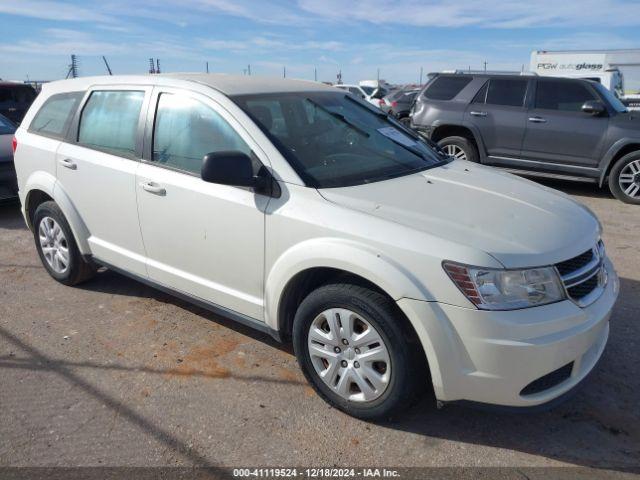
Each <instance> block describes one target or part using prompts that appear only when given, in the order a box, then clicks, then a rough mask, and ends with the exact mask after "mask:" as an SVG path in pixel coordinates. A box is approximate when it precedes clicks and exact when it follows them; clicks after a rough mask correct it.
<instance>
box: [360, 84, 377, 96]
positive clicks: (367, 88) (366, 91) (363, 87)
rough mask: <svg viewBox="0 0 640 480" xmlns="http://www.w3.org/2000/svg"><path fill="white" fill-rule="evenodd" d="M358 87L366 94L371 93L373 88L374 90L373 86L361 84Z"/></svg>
mask: <svg viewBox="0 0 640 480" xmlns="http://www.w3.org/2000/svg"><path fill="white" fill-rule="evenodd" d="M360 88H361V89H362V90H363V91H364V93H366V94H367V95H371V94H372V93H373V92H374V90H375V88H373V87H365V86H362V85H360Z"/></svg>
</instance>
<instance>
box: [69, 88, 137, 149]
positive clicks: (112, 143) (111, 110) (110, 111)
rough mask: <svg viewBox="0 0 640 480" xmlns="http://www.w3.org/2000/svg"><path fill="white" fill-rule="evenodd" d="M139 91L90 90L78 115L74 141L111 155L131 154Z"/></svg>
mask: <svg viewBox="0 0 640 480" xmlns="http://www.w3.org/2000/svg"><path fill="white" fill-rule="evenodd" d="M143 101H144V92H142V91H126V90H111V91H94V92H92V93H91V96H90V97H89V100H88V101H87V103H86V105H85V107H84V109H83V111H82V116H81V118H80V128H79V131H78V143H81V144H82V145H85V146H87V147H89V148H95V149H97V150H105V151H107V152H109V153H113V154H115V155H124V156H129V157H131V156H135V153H136V139H137V133H138V123H139V120H140V110H141V108H142V102H143Z"/></svg>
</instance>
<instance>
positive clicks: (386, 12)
mask: <svg viewBox="0 0 640 480" xmlns="http://www.w3.org/2000/svg"><path fill="white" fill-rule="evenodd" d="M298 5H299V7H300V8H301V9H302V10H304V11H306V12H307V13H309V14H313V15H317V16H319V17H321V18H324V19H330V20H332V21H338V22H367V23H373V24H395V25H412V26H419V27H465V26H478V27H483V28H526V27H554V26H555V27H557V26H575V27H581V26H598V27H602V26H603V25H606V26H607V27H612V26H635V25H639V24H640V2H637V1H635V0H580V1H565V2H558V1H557V0H537V1H529V2H525V1H521V0H493V1H492V2H491V3H490V4H487V3H486V2H479V1H476V0H457V1H455V2H451V1H448V0H426V1H419V0H353V1H352V2H351V3H350V4H349V6H348V9H346V10H345V6H344V2H343V1H342V0H324V1H321V2H319V1H317V0H298Z"/></svg>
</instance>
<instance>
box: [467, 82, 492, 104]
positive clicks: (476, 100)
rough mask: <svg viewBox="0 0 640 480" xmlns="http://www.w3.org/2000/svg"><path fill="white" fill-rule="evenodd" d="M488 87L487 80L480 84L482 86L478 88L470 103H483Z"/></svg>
mask: <svg viewBox="0 0 640 480" xmlns="http://www.w3.org/2000/svg"><path fill="white" fill-rule="evenodd" d="M488 88H489V82H484V85H482V88H481V89H480V90H478V93H476V96H475V97H473V101H472V102H471V103H484V101H485V99H486V98H487V89H488Z"/></svg>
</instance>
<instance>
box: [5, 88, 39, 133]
mask: <svg viewBox="0 0 640 480" xmlns="http://www.w3.org/2000/svg"><path fill="white" fill-rule="evenodd" d="M36 95H37V94H36V91H35V90H34V89H33V87H31V86H30V85H25V84H23V83H18V82H0V115H4V116H5V117H7V118H8V119H9V120H11V121H12V122H13V123H15V124H19V123H20V122H21V121H22V117H24V114H25V113H27V110H28V109H29V106H30V105H31V102H33V99H34V98H36Z"/></svg>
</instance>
